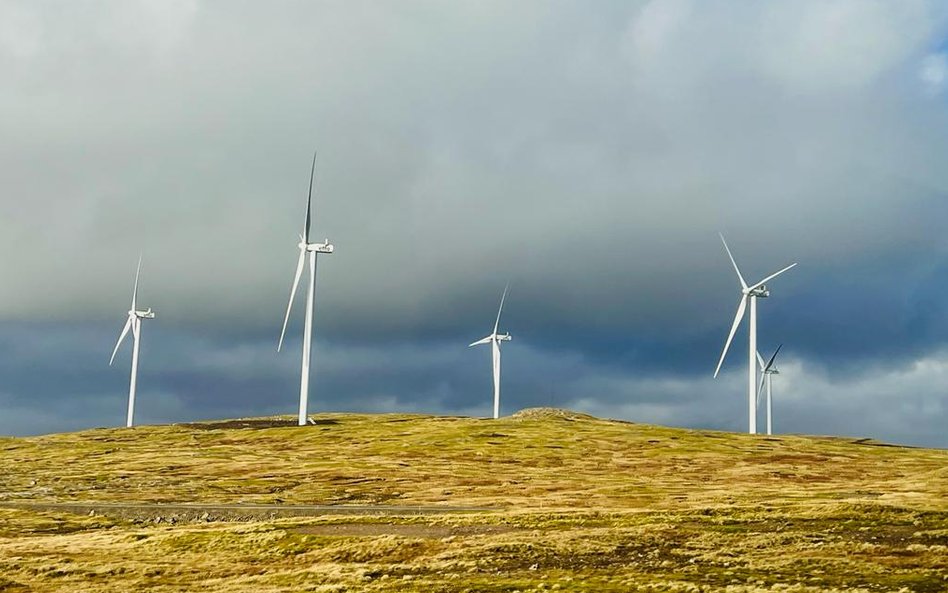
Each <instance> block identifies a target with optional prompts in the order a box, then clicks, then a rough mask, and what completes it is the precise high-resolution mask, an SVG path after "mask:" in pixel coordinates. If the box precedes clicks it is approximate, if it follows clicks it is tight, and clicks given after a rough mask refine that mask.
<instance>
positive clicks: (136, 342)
mask: <svg viewBox="0 0 948 593" xmlns="http://www.w3.org/2000/svg"><path fill="white" fill-rule="evenodd" d="M141 271H142V258H141V256H139V257H138V269H137V270H136V271H135V288H134V289H132V308H131V309H129V310H128V320H127V321H126V322H125V327H124V328H123V329H122V334H121V335H120V336H119V339H118V342H116V343H115V349H114V350H112V358H111V359H110V360H109V366H112V363H113V362H115V354H116V353H117V352H118V349H119V346H121V345H122V340H124V339H125V336H127V335H128V330H132V377H131V379H130V380H129V384H128V417H127V418H126V420H125V426H127V427H131V426H132V424H133V420H134V418H135V387H136V384H137V382H138V348H139V346H140V341H141V336H142V319H154V318H155V312H154V311H152V310H151V307H149V308H147V309H145V310H144V311H139V310H138V305H137V304H138V277H139V275H140V274H141Z"/></svg>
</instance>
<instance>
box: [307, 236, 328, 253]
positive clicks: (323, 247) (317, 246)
mask: <svg viewBox="0 0 948 593" xmlns="http://www.w3.org/2000/svg"><path fill="white" fill-rule="evenodd" d="M299 248H300V249H301V250H303V251H310V252H315V253H332V252H333V251H334V250H335V247H333V245H332V243H330V242H329V239H324V240H323V242H322V243H309V244H307V243H300V244H299Z"/></svg>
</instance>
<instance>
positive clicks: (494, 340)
mask: <svg viewBox="0 0 948 593" xmlns="http://www.w3.org/2000/svg"><path fill="white" fill-rule="evenodd" d="M508 288H510V285H507V286H505V287H504V294H503V295H502V296H501V297H500V308H499V309H498V310H497V321H495V322H494V331H493V332H491V334H490V335H489V336H487V337H486V338H481V339H480V340H478V341H476V342H472V343H471V344H470V345H468V348H470V347H471V346H478V345H480V344H487V343H490V345H491V354H492V358H493V363H494V419H495V420H496V419H497V418H499V417H500V343H501V342H509V341H510V339H511V338H510V334H509V333H504V334H499V333H497V328H498V327H499V326H500V314H501V313H502V312H503V310H504V299H506V298H507V289H508Z"/></svg>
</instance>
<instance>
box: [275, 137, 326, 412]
mask: <svg viewBox="0 0 948 593" xmlns="http://www.w3.org/2000/svg"><path fill="white" fill-rule="evenodd" d="M315 177H316V153H315V152H314V153H313V167H312V169H311V171H310V174H309V198H308V199H307V201H306V218H305V219H304V220H303V233H302V234H301V235H300V236H299V237H300V242H299V249H300V259H299V262H297V264H296V276H295V277H294V278H293V288H291V289H290V303H289V304H288V305H287V306H286V317H284V318H283V331H282V332H280V342H279V344H278V345H277V352H279V351H280V350H282V349H283V338H285V337H286V326H287V324H288V323H289V321H290V310H292V309H293V300H294V298H295V297H296V289H297V288H298V287H299V285H300V276H302V274H303V261H304V260H305V259H306V254H307V253H309V287H308V290H307V292H306V316H305V319H306V321H305V323H304V325H303V369H302V371H301V373H300V413H299V425H300V426H305V425H306V418H307V416H306V406H307V403H308V401H309V363H310V359H311V358H312V357H311V352H312V350H311V348H312V342H313V300H314V299H315V297H316V254H317V253H332V252H333V250H334V247H333V246H332V244H330V243H329V239H325V240H324V241H323V242H322V243H310V240H309V229H310V225H311V222H312V211H313V179H314V178H315Z"/></svg>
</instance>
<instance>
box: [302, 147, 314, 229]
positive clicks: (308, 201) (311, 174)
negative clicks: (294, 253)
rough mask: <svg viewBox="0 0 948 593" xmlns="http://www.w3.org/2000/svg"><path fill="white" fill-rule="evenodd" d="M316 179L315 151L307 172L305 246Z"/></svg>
mask: <svg viewBox="0 0 948 593" xmlns="http://www.w3.org/2000/svg"><path fill="white" fill-rule="evenodd" d="M315 178H316V151H315V150H314V151H313V168H312V170H310V172H309V197H308V198H307V199H306V221H305V222H304V223H303V234H304V235H305V238H306V244H307V245H309V227H310V225H311V224H312V220H313V214H312V212H313V180H314V179H315Z"/></svg>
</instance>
